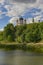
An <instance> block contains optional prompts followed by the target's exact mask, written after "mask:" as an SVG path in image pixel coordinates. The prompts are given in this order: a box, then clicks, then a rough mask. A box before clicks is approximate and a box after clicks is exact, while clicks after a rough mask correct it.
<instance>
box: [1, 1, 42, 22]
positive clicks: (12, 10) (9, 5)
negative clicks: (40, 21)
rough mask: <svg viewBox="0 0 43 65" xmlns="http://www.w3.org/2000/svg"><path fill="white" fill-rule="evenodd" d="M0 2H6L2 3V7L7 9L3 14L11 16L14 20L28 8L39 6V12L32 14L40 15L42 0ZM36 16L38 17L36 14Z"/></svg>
mask: <svg viewBox="0 0 43 65" xmlns="http://www.w3.org/2000/svg"><path fill="white" fill-rule="evenodd" d="M26 1H27V2H26ZM33 2H34V3H33ZM0 3H1V4H2V3H6V4H5V5H4V8H5V9H6V10H7V12H6V13H5V14H6V16H9V17H12V18H11V20H14V19H15V18H16V17H18V16H19V15H24V13H25V12H27V11H26V10H27V9H28V10H30V8H40V9H41V10H42V11H41V12H39V13H37V12H36V13H33V14H36V15H40V16H42V15H41V13H42V12H43V0H35V1H34V0H0ZM0 13H2V12H0ZM36 18H38V17H37V16H36ZM30 19H31V18H30ZM11 20H10V22H11Z"/></svg>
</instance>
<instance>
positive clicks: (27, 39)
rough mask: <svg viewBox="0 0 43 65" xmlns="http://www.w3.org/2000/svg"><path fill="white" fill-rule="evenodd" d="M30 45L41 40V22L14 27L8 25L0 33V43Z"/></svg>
mask: <svg viewBox="0 0 43 65" xmlns="http://www.w3.org/2000/svg"><path fill="white" fill-rule="evenodd" d="M3 40H4V41H9V42H13V41H14V42H18V43H31V42H40V41H41V40H43V22H39V23H30V24H24V25H18V26H14V25H13V24H11V23H9V24H7V25H6V26H5V27H4V31H2V32H0V41H3Z"/></svg>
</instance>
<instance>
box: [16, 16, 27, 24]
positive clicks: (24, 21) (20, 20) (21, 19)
mask: <svg viewBox="0 0 43 65" xmlns="http://www.w3.org/2000/svg"><path fill="white" fill-rule="evenodd" d="M16 22H17V25H23V24H26V19H23V18H22V17H20V18H19V19H17V21H16Z"/></svg>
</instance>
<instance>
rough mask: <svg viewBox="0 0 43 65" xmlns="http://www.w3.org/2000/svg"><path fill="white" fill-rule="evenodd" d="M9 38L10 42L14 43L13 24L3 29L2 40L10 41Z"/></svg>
mask: <svg viewBox="0 0 43 65" xmlns="http://www.w3.org/2000/svg"><path fill="white" fill-rule="evenodd" d="M11 38H12V41H14V39H15V29H14V26H13V24H7V26H6V27H5V28H4V39H5V40H8V39H11ZM10 41H11V40H10Z"/></svg>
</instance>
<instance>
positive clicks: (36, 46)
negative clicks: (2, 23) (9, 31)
mask: <svg viewBox="0 0 43 65" xmlns="http://www.w3.org/2000/svg"><path fill="white" fill-rule="evenodd" d="M0 49H4V50H16V49H18V50H24V51H31V52H36V53H43V43H26V44H24V43H9V44H2V43H0Z"/></svg>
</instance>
